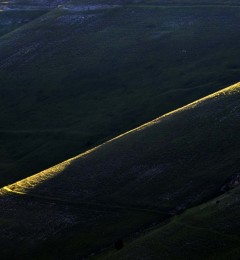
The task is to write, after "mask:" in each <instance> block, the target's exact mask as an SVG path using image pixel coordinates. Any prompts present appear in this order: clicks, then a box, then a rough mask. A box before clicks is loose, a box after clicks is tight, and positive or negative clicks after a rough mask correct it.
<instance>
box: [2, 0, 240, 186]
mask: <svg viewBox="0 0 240 260" xmlns="http://www.w3.org/2000/svg"><path fill="white" fill-rule="evenodd" d="M46 3H47V2H46ZM53 3H55V6H57V5H58V4H61V2H59V1H58V2H53ZM79 3H80V2H76V1H75V2H72V3H71V4H68V5H66V7H64V3H62V4H63V5H62V7H58V8H56V9H51V8H50V7H49V6H50V5H49V4H47V6H48V8H50V9H49V10H48V12H46V13H45V14H43V15H41V16H40V17H38V18H36V19H34V20H32V21H29V22H28V23H26V24H25V25H23V26H20V27H18V28H17V29H15V30H13V31H11V32H10V33H8V34H5V35H3V36H2V37H1V41H0V78H1V80H0V98H1V103H0V120H1V129H0V140H1V149H0V172H1V178H0V183H1V185H5V184H8V183H11V182H14V181H16V180H19V179H21V178H23V177H27V176H29V175H31V174H33V173H36V172H39V171H40V170H43V169H46V168H48V167H50V166H52V165H54V164H56V163H58V162H61V161H63V160H65V159H67V158H70V157H72V156H74V155H76V154H79V153H80V152H83V151H85V150H87V149H89V148H91V147H94V146H96V145H97V144H100V143H102V142H104V141H106V140H108V139H110V138H112V137H114V136H116V135H118V134H120V133H123V132H125V131H127V130H129V129H131V128H133V127H136V126H138V125H140V124H142V123H144V122H147V121H149V120H151V119H153V118H155V117H157V116H159V115H161V114H164V113H166V112H168V111H171V110H173V109H175V108H178V107H179V106H182V105H184V104H187V103H189V102H191V101H193V100H195V99H197V98H199V97H202V96H204V95H206V94H209V93H212V92H214V91H216V90H218V89H221V88H223V87H225V86H227V85H229V84H231V83H234V82H236V81H238V80H239V74H240V71H239V65H240V64H239V62H240V60H239V52H240V50H239V48H238V46H239V45H240V33H239V30H240V25H239V16H240V9H239V8H236V7H231V6H225V7H222V6H206V5H204V6H196V7H193V6H192V7H189V6H188V7H187V8H186V7H175V6H171V7H163V6H161V4H163V3H164V2H161V1H159V2H158V3H156V4H157V7H154V6H152V7H151V6H149V5H150V2H148V4H149V5H147V6H145V5H144V3H135V4H133V3H131V2H128V4H127V5H124V6H120V7H116V8H109V7H106V8H105V9H95V10H90V11H81V10H80V11H79V7H78V6H79ZM88 3H94V2H88ZM105 3H107V2H105ZM117 3H118V4H123V3H124V4H125V2H117ZM221 3H222V2H221ZM232 3H234V4H235V2H232ZM21 4H22V5H23V4H24V5H26V4H29V3H28V2H26V3H24V2H18V5H21ZM40 4H41V2H40V3H39V5H40ZM44 4H45V2H44ZM52 5H53V4H52ZM64 8H65V9H64ZM67 8H70V9H67ZM18 12H19V15H24V16H25V15H26V14H25V13H24V12H21V11H18ZM41 12H42V11H41ZM2 13H4V12H2ZM28 13H29V17H32V18H33V16H35V15H36V10H34V11H33V12H31V11H29V12H28ZM39 14H40V13H39ZM1 15H5V14H1ZM10 17H11V16H10ZM14 17H15V16H14ZM32 18H31V19H32ZM0 19H1V16H0ZM29 19H30V18H29ZM5 29H6V28H5ZM5 29H4V30H5ZM6 30H8V29H6Z"/></svg>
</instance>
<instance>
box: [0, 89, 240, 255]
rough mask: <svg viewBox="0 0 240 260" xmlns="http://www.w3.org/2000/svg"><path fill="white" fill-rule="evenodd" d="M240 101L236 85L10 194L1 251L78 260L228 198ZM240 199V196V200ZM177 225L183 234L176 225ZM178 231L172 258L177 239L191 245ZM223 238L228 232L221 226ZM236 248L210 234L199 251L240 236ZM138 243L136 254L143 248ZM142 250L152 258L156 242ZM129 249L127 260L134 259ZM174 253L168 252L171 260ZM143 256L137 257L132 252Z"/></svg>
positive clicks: (5, 195) (4, 205)
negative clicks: (216, 199)
mask: <svg viewBox="0 0 240 260" xmlns="http://www.w3.org/2000/svg"><path fill="white" fill-rule="evenodd" d="M239 99H240V84H236V85H234V86H232V87H229V88H227V89H224V90H222V91H220V92H216V93H215V94H213V95H211V96H208V97H206V98H204V99H201V100H198V101H196V102H194V103H192V104H190V105H188V106H186V107H183V108H181V109H178V110H176V111H174V112H172V113H169V114H166V115H164V116H162V117H160V118H158V119H156V120H154V121H152V122H149V123H148V124H145V125H143V126H141V127H139V128H137V129H134V130H132V131H130V132H128V133H126V134H124V135H122V136H120V137H117V138H115V139H113V140H111V141H109V142H107V143H105V144H103V145H101V146H99V147H96V148H94V149H92V150H90V151H87V152H86V153H83V154H81V155H79V156H77V157H75V158H73V159H70V160H68V161H66V162H63V163H61V164H59V165H56V166H55V167H52V168H50V169H48V170H45V171H43V172H41V173H39V174H37V175H34V176H32V177H29V178H27V179H24V180H22V181H20V182H17V183H15V184H12V185H10V186H8V187H5V188H3V189H2V190H1V193H2V195H1V197H0V198H1V200H0V201H1V222H0V223H1V227H2V230H3V232H2V233H1V243H0V244H1V247H2V248H1V252H3V253H4V254H5V255H8V254H10V252H11V251H12V250H13V249H14V251H15V252H17V253H18V254H20V255H24V256H25V257H27V256H29V257H33V256H34V255H35V256H36V255H38V256H39V257H40V258H43V257H46V256H51V257H53V258H54V257H62V258H67V259H69V258H70V259H71V258H73V257H81V256H84V255H85V256H86V255H88V254H90V253H91V252H95V253H96V252H98V250H101V249H104V248H106V247H111V245H112V244H113V242H114V241H115V240H117V239H119V238H121V237H123V238H124V239H130V240H132V239H133V238H134V237H136V236H137V234H138V236H141V237H142V230H143V229H145V228H146V227H149V226H151V225H156V224H158V225H159V226H161V227H162V226H163V228H167V229H168V226H165V224H166V221H167V220H169V219H170V217H171V216H173V215H176V214H181V212H182V211H184V210H187V209H188V208H190V207H193V206H196V205H199V204H201V203H203V202H205V201H208V200H210V199H211V198H214V197H217V196H219V195H220V194H221V193H223V192H225V190H226V189H222V187H223V186H224V185H225V184H226V182H228V180H229V178H230V179H231V178H232V176H237V175H236V174H237V173H238V172H239V167H240V165H239V148H240V137H239V135H238V133H239V130H240V124H239V120H240V119H239V116H240V105H239ZM234 174H235V175H234ZM231 196H233V197H231V198H234V196H235V195H234V194H233V195H231ZM226 198H228V197H226ZM237 200H238V197H237V195H236V201H235V200H234V199H233V202H234V203H235V202H237ZM209 205H210V206H211V205H212V204H209ZM219 205H220V206H219V208H218V207H214V210H216V214H217V215H219V223H220V222H221V216H222V218H223V219H224V218H225V216H223V214H225V212H226V211H221V210H220V209H222V208H221V205H222V204H219ZM224 205H225V204H224ZM226 205H228V204H226ZM218 209H219V210H218ZM226 210H227V209H226ZM232 210H233V212H232V213H231V214H228V216H227V218H226V221H227V222H228V221H230V222H231V225H227V224H226V226H225V228H226V230H227V231H226V232H228V233H229V234H230V236H231V235H232V233H231V232H233V230H234V226H235V225H236V228H238V222H236V223H235V219H234V218H233V216H234V215H236V216H237V215H238V211H237V209H235V207H232ZM210 213H211V212H209V214H210ZM209 214H207V213H206V214H205V213H204V214H203V219H202V221H203V222H204V221H207V222H208V223H210V221H213V219H212V216H211V214H210V215H209ZM221 214H222V215H221ZM199 217H200V218H201V215H199ZM204 217H206V218H204ZM181 218H184V219H185V215H184V216H183V217H181ZM207 218H209V221H208V220H207ZM19 220H20V221H19ZM183 221H184V220H183ZM192 221H197V220H196V219H193V220H192ZM227 222H226V223H227ZM171 223H172V222H171ZM169 225H170V229H171V230H173V232H174V233H176V230H175V229H172V228H173V227H174V228H175V226H173V225H174V223H173V224H169ZM193 225H195V224H194V223H193ZM203 225H204V224H203ZM159 226H158V228H159ZM228 227H229V230H228ZM206 228H208V227H206ZM177 229H178V232H179V233H178V235H177V236H178V237H176V241H175V242H173V244H171V237H170V235H169V236H168V241H169V248H170V249H169V248H167V249H166V250H167V251H166V252H168V251H169V250H172V249H173V250H174V248H175V247H176V250H178V248H181V244H179V247H178V248H177V246H178V242H177V239H179V240H181V239H185V238H184V237H181V236H182V235H183V234H184V232H185V231H186V230H187V231H188V229H187V228H186V227H185V226H184V225H181V224H179V225H178V226H177ZM161 230H162V229H158V231H157V232H160V233H161ZM164 230H165V229H164ZM171 230H170V231H171ZM170 231H169V232H170ZM136 232H137V233H136ZM189 232H190V231H189ZM217 232H219V233H221V232H223V231H221V229H219V228H218V227H217ZM164 234H165V233H163V234H162V233H161V236H162V237H164ZM195 234H196V235H197V233H194V234H193V233H191V234H190V235H192V236H194V235H195ZM190 235H189V236H190ZM234 235H236V236H238V234H234ZM222 236H223V235H222ZM157 238H158V237H154V239H155V240H154V241H157ZM143 239H145V237H143ZM137 241H138V240H137ZM181 241H182V240H181ZM234 241H235V240H234ZM235 242H236V243H234V244H231V243H227V242H226V243H225V242H224V243H219V244H218V243H216V244H215V243H214V244H212V243H213V242H212V237H211V239H209V240H208V232H206V233H204V234H202V237H201V238H200V239H199V240H198V241H197V242H196V243H197V244H198V246H199V247H198V251H199V250H201V246H203V245H205V243H208V244H209V245H210V247H211V248H214V250H217V251H218V250H220V248H221V250H223V251H224V252H225V253H226V254H227V253H228V252H229V251H230V250H232V249H235V248H238V247H239V246H240V244H239V243H238V237H237V239H236V241H235ZM134 243H135V242H133V244H129V248H133V250H134V251H136V252H138V248H135V245H136V244H134ZM136 243H138V242H136ZM146 243H147V242H146ZM157 243H158V242H156V244H155V245H156V247H157ZM5 244H11V245H12V246H10V247H5V246H4V245H5ZM211 244H212V246H211ZM230 244H231V245H230ZM140 245H141V243H140ZM149 248H150V247H149ZM162 248H163V247H161V248H160V247H159V249H158V248H156V251H155V252H158V251H157V250H160V249H162ZM192 248H195V247H192ZM18 249H19V250H18ZM150 249H151V248H150ZM190 249H191V247H187V246H186V256H187V255H188V256H190V255H191V254H193V255H194V254H195V253H196V254H197V252H198V251H197V250H196V251H193V252H192V251H191V250H190ZM126 250H127V247H126ZM141 250H146V252H147V250H148V247H147V245H146V249H144V248H142V249H141ZM124 252H125V254H127V255H124V256H123V259H124V257H125V256H128V253H130V254H131V251H124ZM124 252H123V253H124ZM139 252H140V251H139ZM164 252H165V251H164ZM164 252H163V253H162V256H164V257H165V258H167V253H166V254H165V253H164ZM219 252H220V251H219ZM146 254H147V253H146ZM156 254H157V253H156ZM164 254H165V255H164ZM209 255H210V256H211V255H213V251H211V250H210V251H209ZM170 256H171V257H174V256H175V255H174V253H172V255H170ZM202 256H203V255H202ZM104 257H105V256H104ZM113 257H114V256H113ZM119 257H121V254H120V255H119ZM134 257H135V258H137V254H136V256H135V255H130V256H129V258H134Z"/></svg>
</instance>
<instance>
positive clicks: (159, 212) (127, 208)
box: [2, 186, 170, 216]
mask: <svg viewBox="0 0 240 260" xmlns="http://www.w3.org/2000/svg"><path fill="white" fill-rule="evenodd" d="M2 190H4V191H6V192H8V193H13V194H17V195H23V196H27V197H32V198H37V199H43V200H50V201H54V202H61V203H64V204H70V205H79V206H97V207H101V208H105V209H115V210H117V209H120V210H130V211H138V212H145V213H154V214H161V215H163V214H164V215H166V216H167V215H170V214H169V213H167V212H163V211H160V210H157V209H156V210H155V209H146V208H138V207H125V206H118V205H116V206H114V205H108V204H103V203H94V202H83V201H73V200H67V199H63V198H58V197H51V196H45V195H38V194H32V193H31V194H29V193H26V192H22V191H15V190H12V189H10V188H9V187H8V186H5V187H3V188H2Z"/></svg>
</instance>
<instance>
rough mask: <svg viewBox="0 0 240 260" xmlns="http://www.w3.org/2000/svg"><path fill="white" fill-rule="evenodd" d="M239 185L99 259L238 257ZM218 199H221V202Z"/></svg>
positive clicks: (239, 246) (239, 244)
mask: <svg viewBox="0 0 240 260" xmlns="http://www.w3.org/2000/svg"><path fill="white" fill-rule="evenodd" d="M239 199H240V197H239V188H237V189H235V190H233V191H232V192H231V193H229V194H224V195H222V196H220V197H218V198H215V199H214V200H212V201H210V202H207V203H205V204H203V205H200V206H198V207H195V208H192V209H189V210H187V211H186V212H185V213H184V214H182V215H181V216H175V217H174V218H173V219H172V221H171V222H170V223H169V224H167V225H165V226H163V227H160V228H158V229H155V230H153V231H150V232H148V233H147V234H145V235H144V236H142V237H140V238H138V239H136V240H135V241H132V242H130V243H129V244H128V245H126V247H125V248H124V249H123V250H121V251H119V252H116V251H115V252H114V251H111V252H108V253H105V254H102V255H101V256H100V257H97V258H98V259H136V256H141V257H142V259H145V258H146V259H147V258H148V257H150V258H152V259H176V258H177V259H189V258H192V257H193V256H194V257H195V258H196V259H238V256H239V250H240V249H239V248H240V237H239V228H240V225H239V220H238V216H239V213H240V212H239V206H238V204H239ZM216 201H220V202H219V203H218V204H217V203H216Z"/></svg>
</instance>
